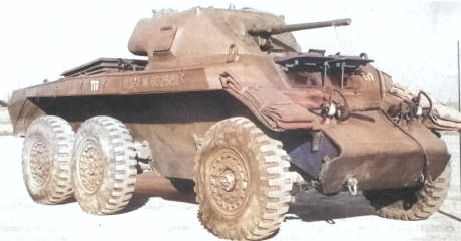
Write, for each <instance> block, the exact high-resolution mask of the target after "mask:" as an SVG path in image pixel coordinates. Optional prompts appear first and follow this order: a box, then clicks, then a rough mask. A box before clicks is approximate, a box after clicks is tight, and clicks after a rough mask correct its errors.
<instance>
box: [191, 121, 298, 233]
mask: <svg viewBox="0 0 461 241" xmlns="http://www.w3.org/2000/svg"><path fill="white" fill-rule="evenodd" d="M288 158H289V157H288V155H287V153H286V152H285V151H284V150H283V149H282V143H281V142H279V141H276V140H273V139H271V138H270V137H268V136H267V135H265V134H264V133H263V132H262V131H261V130H260V129H258V128H257V127H256V126H255V124H253V123H252V122H251V121H249V120H248V119H245V118H233V119H228V120H224V121H221V122H218V123H217V124H215V125H214V126H213V127H211V128H210V130H209V131H208V132H207V133H206V135H205V138H204V143H203V144H202V145H201V147H200V149H199V151H198V153H197V156H196V165H195V169H194V170H195V172H194V181H195V192H196V194H197V202H198V203H199V213H198V217H199V219H200V221H201V223H202V224H203V226H204V227H205V228H207V229H208V230H209V231H210V232H212V233H213V234H215V235H216V236H218V237H220V238H224V239H232V240H260V239H264V238H267V237H270V236H271V235H273V234H274V233H275V232H276V231H277V230H278V229H279V226H280V223H281V221H282V220H283V219H284V216H285V214H286V213H287V212H288V203H289V202H290V201H291V195H290V191H291V188H292V185H293V184H292V180H291V178H290V173H289V171H288V168H289V166H290V164H289V162H288Z"/></svg>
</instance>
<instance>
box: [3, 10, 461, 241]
mask: <svg viewBox="0 0 461 241" xmlns="http://www.w3.org/2000/svg"><path fill="white" fill-rule="evenodd" d="M348 24H350V20H349V19H343V20H333V21H327V22H319V23H309V24H301V25H285V24H284V22H283V18H281V17H278V16H275V15H272V14H268V13H263V12H257V11H253V10H222V9H201V8H196V9H191V10H188V11H184V12H173V13H161V14H158V15H156V16H154V17H153V18H151V19H144V20H141V21H140V22H139V23H138V25H137V27H136V28H135V30H134V32H133V35H132V37H131V39H130V42H129V49H130V51H132V52H133V53H134V54H138V55H142V56H147V60H134V59H117V58H115V59H111V58H103V59H99V60H96V61H92V62H90V63H88V64H85V65H82V66H79V67H76V68H74V69H71V70H69V71H66V72H65V73H63V78H61V79H59V80H57V81H54V82H49V83H44V84H40V85H37V86H32V87H28V88H25V89H20V90H17V91H15V92H14V93H13V95H12V97H11V99H10V101H9V111H10V116H11V120H12V123H13V125H14V132H15V133H16V134H18V135H23V136H25V143H26V144H27V145H25V148H24V151H23V155H24V157H23V167H24V173H25V174H24V176H25V181H26V186H27V187H28V191H29V193H30V194H31V196H32V198H33V199H34V200H36V201H37V202H42V203H58V202H61V201H62V200H65V199H67V198H69V197H70V196H72V195H74V196H75V197H76V199H77V201H78V202H79V204H80V206H82V208H83V209H84V210H85V211H87V212H90V213H96V214H104V213H113V212H117V211H118V210H120V209H122V208H123V207H124V206H125V205H126V204H127V203H128V201H129V199H130V197H131V194H132V192H133V186H134V182H135V180H136V173H137V172H139V171H140V170H139V169H140V168H139V163H140V162H148V163H149V164H150V165H151V168H152V169H153V170H155V171H156V172H158V173H159V174H161V175H163V176H165V177H168V178H170V179H171V180H173V181H174V180H183V179H184V180H191V181H193V182H194V183H195V188H194V190H195V192H196V194H197V202H198V203H199V209H200V211H199V219H200V221H201V222H202V223H203V224H204V226H205V227H206V228H207V229H208V230H210V231H211V232H212V233H214V234H215V235H217V236H218V237H221V238H227V239H241V240H258V239H264V238H267V237H269V236H270V235H272V234H273V233H274V232H276V231H277V229H278V227H279V225H280V222H281V220H283V215H284V214H285V213H286V212H287V211H288V203H289V201H290V200H291V195H293V194H294V191H295V190H304V189H306V188H315V189H317V190H318V191H319V192H321V193H324V194H333V193H337V192H342V191H349V192H350V193H351V194H355V193H357V191H358V190H361V191H364V192H365V193H366V195H367V197H368V198H369V199H370V200H371V201H372V204H374V205H376V207H377V210H378V212H379V213H380V214H381V215H382V216H387V217H389V216H391V217H394V218H398V219H421V218H426V217H428V216H429V215H430V214H432V213H433V212H434V211H435V210H436V207H438V206H439V205H440V204H441V202H442V201H443V198H442V199H440V198H439V197H443V196H444V195H445V194H446V188H447V186H448V176H447V172H448V171H447V170H446V166H447V163H448V160H449V158H450V156H449V154H448V153H447V149H446V147H445V144H444V143H443V141H442V140H441V139H440V136H439V135H438V134H437V131H439V130H456V129H457V128H456V127H453V126H446V125H445V126H443V125H439V123H437V122H436V119H435V118H434V116H435V115H434V109H435V107H436V106H435V104H434V103H433V102H432V100H430V98H429V97H427V95H426V94H425V93H424V92H420V93H417V94H414V95H411V94H409V95H405V94H402V93H403V92H402V91H401V89H399V88H398V87H397V86H396V85H395V84H394V83H393V81H392V79H391V77H390V76H389V75H387V74H386V73H384V72H382V71H380V70H378V69H376V68H374V67H373V66H372V65H371V64H370V63H371V62H373V61H372V60H371V59H368V57H367V56H366V54H360V55H359V56H342V55H325V53H324V51H319V50H310V51H309V52H300V51H299V49H298V45H297V43H296V40H295V39H294V37H293V35H292V34H291V31H297V30H301V29H308V28H315V27H326V26H340V25H348ZM199 30H200V31H199ZM64 130H65V131H64ZM62 133H67V134H65V135H63V134H62ZM74 133H76V134H74ZM55 142H56V143H66V144H65V145H64V144H63V145H53V144H52V143H55ZM46 146H48V147H46ZM64 146H68V147H69V148H67V149H66V148H64ZM56 153H63V155H56ZM56 156H59V158H60V159H59V160H57V159H56ZM58 162H59V163H67V164H65V165H64V166H62V165H61V164H60V165H58V164H56V163H58ZM53 163H55V164H53ZM57 166H58V167H59V168H61V169H68V172H64V171H62V172H58V173H61V175H60V177H59V178H60V180H58V181H61V182H63V183H65V186H66V189H67V190H68V192H65V194H62V192H60V191H58V190H55V189H57V187H58V186H62V185H57V184H56V183H54V182H50V181H49V180H53V178H57V177H53V175H54V173H56V172H57V171H55V170H54V169H53V168H58V167H57ZM34 168H41V169H47V168H48V169H49V171H45V172H42V171H40V172H39V171H37V170H36V169H34ZM59 168H58V169H59ZM64 173H66V174H64ZM61 179H62V180H61ZM58 181H56V182H58ZM293 187H296V188H293ZM120 188H121V190H122V191H120ZM431 188H432V189H431ZM429 189H431V190H429ZM402 193H404V194H405V195H402ZM432 193H435V194H434V195H436V196H432ZM389 196H391V197H392V198H390V199H389V198H388V199H386V198H385V197H389ZM415 197H418V198H420V199H418V198H416V199H415ZM393 198H394V199H395V200H394V199H393ZM435 199H437V205H435V206H433V205H432V204H431V206H430V208H429V209H430V210H431V211H429V212H428V211H427V210H428V208H427V207H426V206H427V205H429V204H428V203H431V200H435ZM380 200H381V201H382V200H384V201H387V200H393V201H392V202H389V203H386V204H385V205H384V204H382V202H381V203H380V204H379V205H378V204H376V203H377V202H378V201H380ZM399 202H401V203H402V205H401V206H399ZM409 202H410V204H408V203H409ZM421 204H422V205H423V206H424V208H423V209H421ZM408 205H410V206H408ZM434 208H435V209H434ZM254 212H256V213H258V214H254V215H253V216H252V217H251V218H248V215H249V214H250V213H254ZM274 213H275V214H274Z"/></svg>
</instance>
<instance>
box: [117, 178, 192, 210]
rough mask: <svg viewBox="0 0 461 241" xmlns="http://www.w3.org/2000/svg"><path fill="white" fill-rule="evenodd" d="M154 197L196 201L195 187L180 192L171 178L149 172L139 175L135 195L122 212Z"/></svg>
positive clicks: (189, 201) (139, 206)
mask: <svg viewBox="0 0 461 241" xmlns="http://www.w3.org/2000/svg"><path fill="white" fill-rule="evenodd" d="M153 197H160V198H163V199H165V200H170V201H177V202H186V203H196V202H195V194H194V190H193V189H191V190H189V191H182V192H180V191H178V190H177V189H176V188H175V187H174V186H173V185H172V184H171V182H170V180H168V179H166V178H164V177H159V176H156V175H154V174H153V173H150V172H147V173H143V174H140V175H138V177H137V180H136V184H135V189H134V194H133V197H132V198H131V201H130V203H129V204H128V205H127V206H126V207H125V209H124V210H123V211H122V213H127V212H131V211H134V210H136V209H139V208H141V207H142V206H144V205H145V204H146V203H147V202H148V201H149V199H150V198H153Z"/></svg>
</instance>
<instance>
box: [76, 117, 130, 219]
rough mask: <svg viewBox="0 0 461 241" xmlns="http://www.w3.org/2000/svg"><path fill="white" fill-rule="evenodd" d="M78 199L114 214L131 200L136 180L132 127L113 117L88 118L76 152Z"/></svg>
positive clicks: (82, 204)
mask: <svg viewBox="0 0 461 241" xmlns="http://www.w3.org/2000/svg"><path fill="white" fill-rule="evenodd" d="M73 162H74V165H73V183H74V189H75V199H76V200H77V202H78V204H79V205H80V207H81V208H82V209H83V210H84V211H85V212H88V213H92V214H112V213H115V212H118V211H120V210H121V209H123V208H124V207H125V206H126V205H127V204H128V202H129V201H130V199H131V197H132V195H133V192H134V184H135V182H136V174H137V169H136V160H135V151H134V144H133V140H132V137H131V135H130V134H129V132H128V129H127V128H126V127H125V125H123V124H122V123H121V122H119V121H117V120H115V119H113V118H110V117H105V116H102V117H94V118H91V119H89V120H87V121H85V122H84V123H83V124H82V125H81V126H80V128H79V130H78V132H77V135H76V137H75V145H74V151H73Z"/></svg>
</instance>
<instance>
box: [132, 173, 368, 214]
mask: <svg viewBox="0 0 461 241" xmlns="http://www.w3.org/2000/svg"><path fill="white" fill-rule="evenodd" d="M153 197H160V198H163V199H165V200H170V201H177V202H186V203H193V204H195V203H196V202H195V194H194V192H193V189H191V190H188V191H185V190H182V191H178V190H177V189H176V188H175V187H174V186H173V184H171V182H170V180H168V179H166V178H164V177H159V176H156V175H154V174H153V173H149V172H147V173H143V174H141V175H138V178H137V181H136V185H135V193H134V196H133V198H132V199H131V201H130V204H128V206H127V207H126V208H125V209H124V211H123V212H130V211H134V210H136V209H138V208H141V207H142V206H144V205H145V204H146V203H147V202H148V201H149V199H150V198H153ZM374 214H375V210H374V209H373V207H371V205H370V204H369V203H368V201H367V200H366V199H365V197H364V196H363V195H361V193H359V194H358V195H356V196H351V195H349V193H339V194H337V195H334V196H325V195H322V194H320V193H318V192H316V191H314V190H312V191H308V192H300V193H299V194H298V195H297V196H296V201H295V202H294V203H292V204H290V210H289V214H288V215H287V218H286V220H290V219H301V220H303V221H306V222H314V221H323V220H325V221H328V222H332V221H333V220H334V219H341V218H348V217H356V216H367V215H374Z"/></svg>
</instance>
